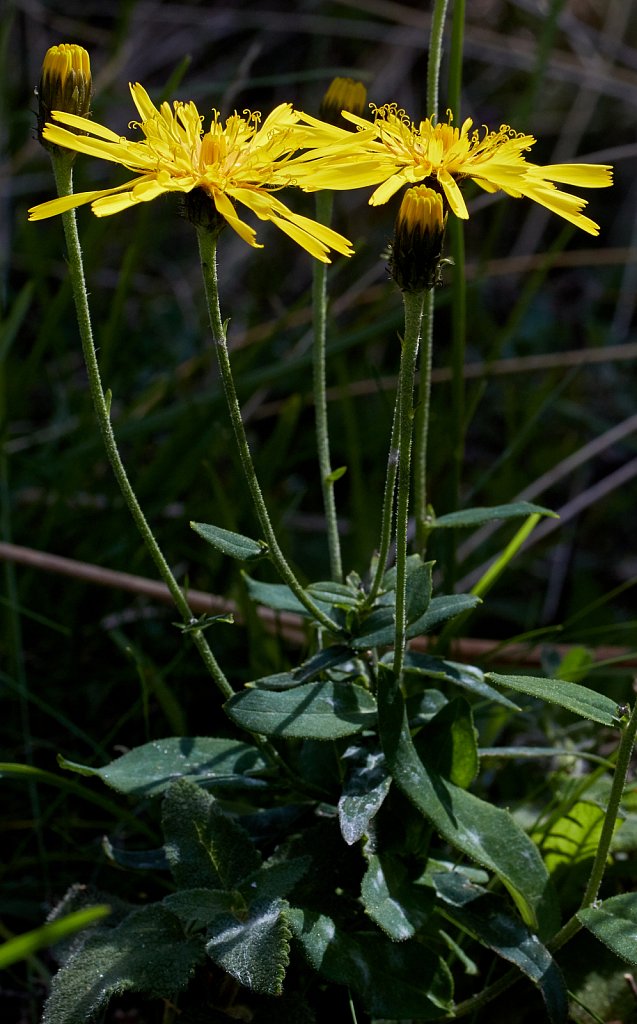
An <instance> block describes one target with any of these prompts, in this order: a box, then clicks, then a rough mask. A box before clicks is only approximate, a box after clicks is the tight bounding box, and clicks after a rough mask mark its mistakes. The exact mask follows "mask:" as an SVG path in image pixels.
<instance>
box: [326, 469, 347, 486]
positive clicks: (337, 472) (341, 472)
mask: <svg viewBox="0 0 637 1024" xmlns="http://www.w3.org/2000/svg"><path fill="white" fill-rule="evenodd" d="M346 473H347V466H339V467H338V468H337V469H333V470H332V472H331V473H329V474H328V475H327V476H326V477H325V483H326V484H335V483H336V481H337V480H340V479H341V477H342V476H345V474H346Z"/></svg>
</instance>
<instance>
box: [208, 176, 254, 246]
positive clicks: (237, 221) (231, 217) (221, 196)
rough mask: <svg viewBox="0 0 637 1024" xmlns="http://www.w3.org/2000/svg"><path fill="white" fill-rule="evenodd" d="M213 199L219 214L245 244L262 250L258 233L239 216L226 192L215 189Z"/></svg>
mask: <svg viewBox="0 0 637 1024" xmlns="http://www.w3.org/2000/svg"><path fill="white" fill-rule="evenodd" d="M212 198H213V201H214V204H215V207H216V209H217V212H218V213H219V214H221V216H222V217H223V218H224V220H226V221H227V222H228V224H229V225H230V227H231V228H232V229H233V230H234V231H236V232H237V234H238V235H239V237H240V238H242V239H243V241H244V242H247V243H248V245H252V246H254V248H255V249H262V248H263V246H262V245H260V244H259V243H258V242H257V241H256V237H257V233H256V231H255V230H254V228H251V227H250V225H249V224H246V223H245V221H242V220H241V218H240V217H238V216H237V213H236V211H235V208H234V206H233V205H232V203H231V202H230V200H229V199H228V197H227V195H226V194H225V193H224V192H220V191H219V190H218V189H214V191H213V192H212Z"/></svg>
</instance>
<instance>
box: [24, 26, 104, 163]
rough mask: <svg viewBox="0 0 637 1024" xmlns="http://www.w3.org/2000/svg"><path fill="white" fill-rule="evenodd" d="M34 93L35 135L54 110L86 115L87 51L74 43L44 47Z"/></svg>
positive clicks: (88, 94)
mask: <svg viewBox="0 0 637 1024" xmlns="http://www.w3.org/2000/svg"><path fill="white" fill-rule="evenodd" d="M36 91H37V96H38V138H39V140H40V142H42V144H43V145H44V146H47V145H48V144H47V143H45V142H44V141H43V139H42V131H43V129H44V126H45V124H47V122H48V121H50V120H51V113H52V111H54V110H61V111H63V112H64V113H65V114H77V115H78V116H79V117H88V114H89V110H90V106H91V62H90V58H89V55H88V53H87V52H86V50H85V49H84V48H83V47H82V46H76V44H75V43H60V45H59V46H51V47H50V49H48V50H47V52H46V55H45V57H44V60H43V62H42V71H41V72H40V83H39V85H38V88H37V90H36Z"/></svg>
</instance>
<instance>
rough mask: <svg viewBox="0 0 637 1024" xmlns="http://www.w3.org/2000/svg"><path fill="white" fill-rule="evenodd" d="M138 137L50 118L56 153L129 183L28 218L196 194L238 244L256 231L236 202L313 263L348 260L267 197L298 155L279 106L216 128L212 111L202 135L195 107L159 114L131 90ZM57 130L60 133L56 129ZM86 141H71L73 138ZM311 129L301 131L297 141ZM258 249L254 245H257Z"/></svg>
mask: <svg viewBox="0 0 637 1024" xmlns="http://www.w3.org/2000/svg"><path fill="white" fill-rule="evenodd" d="M130 89H131V94H132V97H133V102H134V103H135V106H136V107H137V110H138V113H139V117H140V122H139V123H137V122H133V124H134V125H135V126H136V127H139V128H141V131H142V133H143V136H144V138H143V139H142V140H141V141H131V140H129V139H126V138H122V137H121V136H119V135H117V134H116V133H115V132H113V131H111V130H110V128H106V127H104V126H103V125H99V124H95V123H94V122H92V121H89V120H87V119H86V118H84V117H78V116H76V115H73V114H69V113H62V112H60V111H55V112H54V114H53V119H54V121H55V122H56V123H55V124H47V125H46V127H45V128H44V132H43V135H44V138H45V139H46V140H47V141H48V142H49V143H53V144H55V145H56V146H62V147H65V148H67V149H70V150H73V151H75V152H78V153H86V154H88V155H89V156H96V157H99V158H100V159H102V160H110V161H112V162H113V163H116V164H121V165H122V166H123V167H126V168H127V169H128V170H130V171H134V172H135V177H134V178H132V179H131V180H130V181H126V182H124V184H123V185H117V186H115V187H114V188H108V189H102V190H99V191H95V192H82V193H78V194H76V195H71V196H65V197H62V198H60V199H53V200H51V201H50V202H48V203H42V204H41V205H40V206H35V207H33V209H31V210H30V211H29V219H30V220H41V219H43V218H44V217H51V216H54V215H55V214H58V213H63V212H65V211H66V210H70V209H71V208H72V207H75V206H80V205H82V204H84V203H91V208H92V210H93V212H94V213H95V214H96V215H97V216H98V217H106V216H110V215H111V214H114V213H119V212H120V210H126V209H130V207H132V206H135V205H136V204H137V203H143V202H148V201H150V200H151V199H155V198H157V196H160V195H163V194H164V193H166V192H179V193H182V194H187V193H190V192H192V191H193V190H194V189H202V190H203V192H204V193H206V195H207V196H208V197H209V198H210V200H211V203H212V204H213V205H212V207H211V209H212V210H213V211H216V214H218V216H219V218H222V219H223V220H224V221H226V222H227V223H228V224H229V225H230V226H231V227H232V228H233V229H234V230H235V231H236V232H237V234H238V235H240V237H241V238H243V239H244V241H246V242H248V244H249V245H253V246H257V245H258V243H257V242H256V232H255V231H254V229H253V228H251V227H250V226H249V225H248V224H246V223H245V221H243V220H241V218H240V217H239V216H238V214H237V212H236V209H235V205H234V204H235V203H241V204H243V205H244V206H246V207H248V209H249V210H251V211H252V213H254V214H256V216H257V217H258V218H259V219H260V220H265V221H271V222H272V223H273V224H275V225H276V227H278V228H279V229H280V230H281V231H284V232H285V234H287V235H289V236H290V237H291V238H292V239H293V240H294V241H295V242H297V243H298V244H299V245H300V246H302V247H303V248H304V249H306V250H307V251H308V252H309V253H311V255H312V256H315V257H316V259H319V260H321V261H323V262H324V263H329V259H328V256H327V253H328V251H329V249H330V248H331V249H335V250H336V251H337V252H341V253H344V254H345V255H347V256H349V255H351V254H352V248H351V245H350V243H349V242H348V240H347V239H346V238H343V236H342V235H339V234H337V232H336V231H333V230H332V229H331V228H328V227H325V226H324V225H322V224H318V223H316V222H315V221H313V220H311V219H310V218H308V217H303V216H301V215H300V214H297V213H294V212H293V211H292V210H290V209H288V207H287V206H285V205H284V204H283V203H282V202H281V201H280V200H279V199H277V198H276V196H274V195H273V194H272V190H273V189H278V188H282V187H283V186H285V185H289V184H293V183H294V176H293V174H292V173H291V171H290V170H289V158H290V155H291V154H292V153H293V152H294V151H295V149H297V148H298V145H299V139H298V138H297V135H296V134H295V126H296V124H297V122H298V120H299V117H300V115H299V114H298V113H297V112H296V111H294V110H293V109H292V107H291V105H290V104H288V103H282V104H281V105H280V106H278V107H276V109H275V110H273V111H272V113H271V114H269V115H268V117H266V118H265V120H264V121H263V123H261V120H260V115H259V114H256V113H254V114H250V113H248V112H244V114H243V116H240V115H238V114H233V115H232V116H231V117H229V118H227V119H226V121H225V123H222V122H221V120H220V118H219V115H218V113H217V112H216V111H214V112H213V118H212V123H211V125H210V128H209V129H208V131H204V129H203V127H202V118H201V116H200V114H199V111H198V110H197V107H196V106H195V104H194V103H181V102H175V103H174V104H173V106H172V107H171V106H170V104H168V103H162V104H161V106H160V107H159V109H158V108H157V107H155V105H154V104H153V103H152V101H151V99H150V97H149V96H148V93H147V92H146V90H145V89H144V88H143V87H142V86H141V85H139V84H137V85H131V87H130ZM62 126H64V127H62ZM69 129H74V130H75V131H78V130H79V131H81V132H85V133H86V135H76V134H75V131H73V130H69ZM308 132H311V129H306V128H303V137H304V138H305V137H306V136H307V133H308ZM259 248H260V246H259Z"/></svg>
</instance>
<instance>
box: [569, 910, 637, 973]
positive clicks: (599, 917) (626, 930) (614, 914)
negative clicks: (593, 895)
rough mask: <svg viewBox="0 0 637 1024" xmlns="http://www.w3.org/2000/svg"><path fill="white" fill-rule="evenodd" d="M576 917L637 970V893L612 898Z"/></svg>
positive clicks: (583, 911) (580, 912)
mask: <svg viewBox="0 0 637 1024" xmlns="http://www.w3.org/2000/svg"><path fill="white" fill-rule="evenodd" d="M577 916H578V918H579V919H580V921H581V922H582V924H583V925H585V926H586V927H587V928H588V930H589V931H590V932H592V933H593V935H595V936H596V937H597V938H598V939H599V940H600V942H603V943H604V945H605V946H608V948H609V949H612V951H613V953H615V954H616V955H617V956H618V957H621V959H622V960H625V961H626V962H627V963H629V964H632V966H633V967H637V892H624V893H622V894H621V895H620V896H611V897H610V899H607V900H604V901H603V902H602V903H598V904H597V905H596V906H594V907H587V908H586V909H585V910H580V911H579V912H578V914H577Z"/></svg>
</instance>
